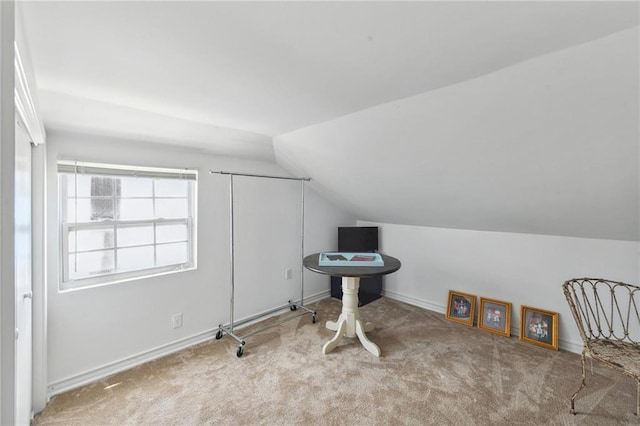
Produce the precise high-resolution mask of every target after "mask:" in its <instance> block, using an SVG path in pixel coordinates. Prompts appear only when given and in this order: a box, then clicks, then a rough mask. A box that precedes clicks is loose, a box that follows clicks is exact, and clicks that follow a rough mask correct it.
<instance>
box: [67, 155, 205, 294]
mask: <svg viewBox="0 0 640 426" xmlns="http://www.w3.org/2000/svg"><path fill="white" fill-rule="evenodd" d="M74 173H75V174H86V175H90V176H107V177H114V178H117V177H131V176H137V177H145V178H174V179H186V180H189V181H191V182H193V184H192V185H189V186H188V188H189V189H188V194H187V205H188V213H187V217H184V218H159V217H154V218H150V219H139V220H120V219H114V220H110V219H109V220H97V221H87V222H78V221H77V218H76V221H75V222H69V221H65V219H66V218H67V217H68V215H67V211H66V209H67V202H66V200H67V199H68V195H67V194H68V189H67V187H66V184H65V182H66V179H63V178H62V175H63V174H67V175H68V174H74ZM197 176H198V172H197V170H190V169H166V168H152V167H136V166H121V165H111V164H98V163H87V162H78V161H58V183H59V187H58V201H59V205H60V216H59V225H60V241H61V252H60V263H61V268H60V281H59V282H60V290H61V291H64V290H74V289H79V288H87V287H95V286H101V285H108V284H114V283H119V282H124V281H131V280H135V279H142V278H148V277H153V276H157V275H164V274H168V273H175V272H181V271H187V270H193V269H196V268H197V262H196V226H195V225H196V210H197V209H196V205H197V203H196V198H197V197H196V196H197V182H198V177H197ZM152 188H155V185H154V186H153V187H152ZM77 198H78V196H77V194H76V199H77ZM113 198H114V206H115V205H116V204H115V203H116V199H117V198H121V199H122V198H123V197H118V196H117V194H115V192H114V194H113ZM133 198H142V199H149V198H151V199H152V202H153V203H154V210H155V202H156V200H158V199H167V198H172V197H156V195H155V191H152V195H151V197H133ZM175 198H180V199H183V198H184V197H175ZM145 224H146V225H151V226H153V229H154V240H153V242H152V243H145V244H140V245H133V246H129V245H128V246H126V247H124V248H134V247H150V246H151V247H153V250H154V264H155V260H156V259H155V258H156V252H157V247H159V246H162V245H165V244H175V243H181V242H184V243H187V261H186V262H183V263H178V264H171V265H163V266H153V267H150V268H145V269H139V270H135V271H126V272H105V273H103V274H96V275H93V276H91V277H87V278H78V279H71V278H69V277H70V273H69V255H70V253H69V234H70V233H71V232H73V231H74V230H91V229H105V228H112V229H113V235H114V243H113V255H114V269H115V270H116V271H117V265H118V263H117V253H118V248H119V246H118V242H117V229H118V228H121V227H128V226H136V225H137V226H139V225H145ZM171 224H178V225H186V228H187V239H186V240H182V241H171V242H166V243H162V242H161V243H158V242H157V241H156V239H155V238H156V232H155V231H156V227H157V226H158V225H171ZM120 248H123V247H120ZM91 251H93V250H86V251H82V252H87V253H88V252H91ZM95 251H104V249H96V250H95ZM76 253H78V251H77V247H76Z"/></svg>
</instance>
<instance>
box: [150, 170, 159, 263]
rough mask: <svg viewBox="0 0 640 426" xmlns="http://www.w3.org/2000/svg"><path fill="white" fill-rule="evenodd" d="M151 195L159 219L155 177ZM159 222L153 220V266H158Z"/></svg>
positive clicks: (155, 214)
mask: <svg viewBox="0 0 640 426" xmlns="http://www.w3.org/2000/svg"><path fill="white" fill-rule="evenodd" d="M151 197H152V204H153V218H154V219H157V218H158V214H157V213H156V180H155V179H153V180H152V181H151ZM157 234H158V223H157V222H155V220H154V222H153V266H158V246H157V245H156V242H157V241H158V236H157Z"/></svg>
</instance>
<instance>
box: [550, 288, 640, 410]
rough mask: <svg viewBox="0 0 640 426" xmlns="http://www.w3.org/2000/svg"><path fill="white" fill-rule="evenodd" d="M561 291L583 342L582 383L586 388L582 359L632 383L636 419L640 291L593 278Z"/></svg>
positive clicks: (639, 398) (639, 388) (639, 405)
mask: <svg viewBox="0 0 640 426" xmlns="http://www.w3.org/2000/svg"><path fill="white" fill-rule="evenodd" d="M562 288H563V290H564V295H565V297H566V298H567V302H568V303H569V306H570V307H571V313H572V314H573V318H574V319H575V320H576V324H577V325H578V330H579V331H580V336H581V337H582V340H583V342H584V348H583V349H582V383H580V387H579V388H578V390H577V391H576V392H575V393H574V394H573V396H572V397H571V413H572V414H576V410H575V399H576V396H577V395H578V392H580V391H581V390H582V388H584V387H585V386H586V381H585V357H586V356H589V357H591V358H592V359H596V360H598V361H601V362H602V363H604V364H605V365H607V366H608V367H611V368H613V369H616V370H619V371H621V372H622V373H624V374H626V375H628V376H631V377H633V378H634V379H635V380H636V386H637V394H636V415H638V413H640V313H639V309H640V287H637V286H634V285H631V284H625V283H621V282H615V281H608V280H604V279H597V278H579V279H578V278H576V279H572V280H569V281H566V282H565V283H564V284H563V285H562Z"/></svg>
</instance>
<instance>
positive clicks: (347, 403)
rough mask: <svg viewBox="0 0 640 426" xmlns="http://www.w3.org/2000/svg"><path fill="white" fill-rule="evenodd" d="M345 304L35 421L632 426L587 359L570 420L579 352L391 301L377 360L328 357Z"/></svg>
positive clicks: (621, 389) (89, 394) (221, 345)
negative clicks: (332, 323) (330, 324)
mask: <svg viewBox="0 0 640 426" xmlns="http://www.w3.org/2000/svg"><path fill="white" fill-rule="evenodd" d="M340 303H341V302H340V301H339V300H335V299H325V300H322V301H321V302H318V303H317V304H314V305H313V308H314V309H316V310H317V311H318V323H317V324H312V323H311V316H310V315H304V316H301V317H299V318H297V319H294V320H292V321H289V322H286V323H284V324H282V325H280V326H278V327H274V328H272V329H270V330H267V331H265V332H263V333H259V334H256V335H254V336H251V337H249V338H248V339H247V345H246V347H245V353H244V356H243V357H242V358H237V357H236V348H237V343H236V341H235V340H234V339H232V338H231V337H229V336H224V337H223V338H222V339H221V340H212V341H210V342H208V343H205V344H201V345H198V346H195V347H192V348H189V349H186V350H184V351H181V352H179V353H176V354H174V355H171V356H168V357H165V358H162V359H159V360H156V361H153V362H149V363H147V364H144V365H142V366H140V367H137V368H135V369H132V370H129V371H126V372H123V373H119V374H116V375H113V376H111V377H108V378H106V379H104V380H102V381H100V382H97V383H94V384H91V385H88V386H85V387H82V388H79V389H76V390H73V391H70V392H67V393H65V394H61V395H58V396H56V397H54V398H53V399H52V400H51V402H50V403H49V405H48V406H47V408H46V409H45V410H44V411H43V412H42V413H40V414H39V415H37V416H36V419H35V421H34V424H35V425H52V424H63V425H98V424H117V425H126V424H130V425H200V424H211V425H213V424H215V425H232V424H233V425H253V424H265V425H295V424H313V425H316V424H321V425H342V424H349V425H402V424H406V425H431V424H433V425H496V424H498V425H517V424H520V425H541V424H558V425H574V424H575V425H578V424H580V425H583V424H584V425H596V424H598V425H604V424H607V425H610V424H637V423H638V418H637V417H636V416H635V415H634V411H635V382H634V381H633V379H631V378H629V377H626V376H623V375H622V374H618V373H617V372H615V371H613V370H611V369H608V368H606V367H604V366H601V365H598V364H597V363H595V362H594V364H593V372H591V371H589V373H588V375H587V387H586V388H585V389H584V390H583V391H582V393H581V395H580V396H579V397H578V400H577V401H576V408H577V410H578V412H579V413H578V414H577V415H576V416H573V415H571V414H570V413H569V398H570V396H571V394H572V393H573V392H574V391H575V390H576V389H577V387H578V384H579V381H580V377H581V373H580V357H579V356H578V355H575V354H571V353H567V352H562V351H560V352H555V351H550V350H547V349H544V348H540V347H537V346H534V345H530V344H527V343H523V342H520V341H519V340H518V339H517V338H516V337H511V338H505V337H502V336H498V335H495V334H493V333H488V332H485V331H482V330H479V329H477V328H471V327H467V326H464V325H461V324H458V323H453V322H450V321H447V320H446V319H445V318H444V315H442V314H438V313H435V312H431V311H426V310H423V309H420V308H417V307H414V306H411V305H407V304H404V303H400V302H397V301H394V300H390V299H386V298H382V299H379V300H376V301H375V302H373V303H370V304H368V305H366V306H364V307H362V308H361V315H362V317H363V318H364V319H366V320H368V321H372V322H374V323H375V324H376V328H375V330H373V331H371V332H369V333H368V336H369V338H370V339H371V340H372V341H373V342H375V343H376V344H378V346H380V348H381V350H382V356H381V357H380V358H376V357H374V356H373V355H371V354H370V353H369V352H367V351H366V350H365V349H364V348H363V347H362V346H361V345H360V344H359V342H357V341H356V340H353V339H345V340H344V341H343V344H342V345H341V346H339V347H338V348H336V349H335V350H334V351H333V352H331V353H330V354H328V355H323V354H322V345H323V344H324V343H325V342H326V341H327V340H329V339H330V338H331V337H332V336H333V332H331V331H330V330H327V329H326V328H325V327H324V322H325V321H326V320H335V319H337V317H338V315H339V312H340V307H341V304H340ZM283 315H287V314H283ZM266 321H267V322H268V321H274V319H269V320H266ZM262 325H264V323H262V324H258V325H256V327H260V326H262ZM246 332H248V329H247V330H241V331H240V334H244V333H246Z"/></svg>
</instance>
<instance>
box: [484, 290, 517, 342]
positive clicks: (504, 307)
mask: <svg viewBox="0 0 640 426" xmlns="http://www.w3.org/2000/svg"><path fill="white" fill-rule="evenodd" d="M478 312H479V314H478V328H479V329H481V330H485V331H490V332H492V333H496V334H499V335H501V336H505V337H509V336H511V303H509V302H503V301H501V300H495V299H489V298H486V297H481V298H480V307H479V309H478Z"/></svg>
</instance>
